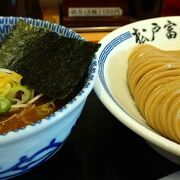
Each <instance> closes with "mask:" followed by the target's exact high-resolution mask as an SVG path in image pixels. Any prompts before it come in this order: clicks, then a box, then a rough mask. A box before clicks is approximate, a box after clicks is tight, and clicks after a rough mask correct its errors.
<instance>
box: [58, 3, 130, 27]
mask: <svg viewBox="0 0 180 180" xmlns="http://www.w3.org/2000/svg"><path fill="white" fill-rule="evenodd" d="M128 3H129V1H128V0H126V1H124V0H111V1H110V0H98V1H97V0H91V1H82V0H76V1H72V0H64V1H63V2H62V4H61V8H60V11H61V18H60V19H61V24H63V25H65V26H67V27H95V26H96V27H97V26H121V25H124V24H127V23H128V22H129V18H128Z"/></svg>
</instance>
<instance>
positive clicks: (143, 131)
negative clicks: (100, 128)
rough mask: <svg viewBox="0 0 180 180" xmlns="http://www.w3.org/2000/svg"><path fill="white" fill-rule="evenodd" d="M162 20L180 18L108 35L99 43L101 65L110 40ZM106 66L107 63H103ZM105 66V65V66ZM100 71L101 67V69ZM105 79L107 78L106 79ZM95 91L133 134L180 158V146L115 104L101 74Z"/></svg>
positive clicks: (147, 20) (117, 30)
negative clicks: (102, 80)
mask: <svg viewBox="0 0 180 180" xmlns="http://www.w3.org/2000/svg"><path fill="white" fill-rule="evenodd" d="M161 19H179V20H180V16H166V17H156V18H150V19H145V20H140V21H137V22H133V23H130V24H127V25H124V26H122V27H120V28H118V29H116V30H114V31H112V32H110V33H109V34H107V35H106V36H105V37H104V38H103V39H102V40H100V41H99V43H101V47H100V48H99V50H98V52H97V58H98V63H99V57H100V54H101V52H102V51H103V50H104V49H105V46H106V45H107V44H108V43H109V41H110V40H112V39H113V38H116V36H117V34H119V35H120V34H122V33H125V32H127V31H128V29H130V28H131V27H132V26H133V25H138V24H139V25H141V24H143V23H146V22H149V21H152V20H161ZM103 63H104V64H105V62H103ZM103 66H105V65H103ZM99 69H100V67H99ZM103 73H104V74H103V75H105V71H104V69H103ZM104 79H105V78H104ZM94 91H95V93H96V95H97V97H98V98H99V100H100V101H101V102H102V103H103V104H104V106H105V107H106V108H107V109H108V110H109V111H110V112H111V113H112V115H113V116H114V117H115V118H116V119H117V120H119V121H120V122H121V123H122V124H124V125H125V126H126V127H127V128H129V129H131V130H132V131H133V132H135V133H136V134H138V135H139V136H140V137H142V138H143V139H144V140H146V141H148V142H150V143H151V144H153V145H155V146H157V147H160V148H162V149H164V150H166V151H168V152H171V153H173V154H175V155H177V156H180V144H178V143H176V142H173V141H171V140H169V139H167V138H165V137H163V136H161V135H159V134H157V133H156V132H153V131H152V130H150V129H148V128H146V127H145V126H143V125H142V124H140V123H138V122H137V121H135V120H133V118H132V117H130V116H129V115H128V113H127V112H125V110H123V108H122V109H121V108H119V106H118V105H117V104H116V103H115V101H113V100H112V97H110V95H109V94H108V93H107V91H106V90H105V89H104V87H103V85H102V82H101V80H100V77H99V73H98V75H97V78H96V82H95V85H94Z"/></svg>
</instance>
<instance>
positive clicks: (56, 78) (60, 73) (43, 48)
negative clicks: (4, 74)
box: [0, 27, 100, 99]
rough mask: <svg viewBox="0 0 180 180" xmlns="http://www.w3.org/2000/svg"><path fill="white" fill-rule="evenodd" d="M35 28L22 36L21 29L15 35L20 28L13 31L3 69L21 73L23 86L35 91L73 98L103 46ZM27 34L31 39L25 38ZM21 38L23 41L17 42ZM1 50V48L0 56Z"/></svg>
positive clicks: (55, 96) (52, 95) (0, 61)
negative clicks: (96, 54)
mask: <svg viewBox="0 0 180 180" xmlns="http://www.w3.org/2000/svg"><path fill="white" fill-rule="evenodd" d="M16 28H17V27H16ZM33 28H35V30H34V29H32V28H29V30H30V32H29V30H27V32H23V33H21V32H20V27H18V29H19V32H16V31H17V29H15V32H14V31H13V32H12V36H9V37H8V39H7V40H6V41H5V42H4V45H3V47H4V48H5V47H6V46H7V45H9V44H10V45H11V46H9V50H7V51H5V52H4V53H5V54H6V58H7V59H8V60H7V61H6V60H5V59H3V60H2V59H0V66H1V67H5V68H8V69H11V70H14V71H16V72H18V73H20V74H22V75H23V79H22V83H23V84H25V85H27V86H29V87H31V88H33V89H35V90H36V91H38V92H40V93H43V94H45V95H47V96H50V97H53V98H58V99H64V98H66V97H67V96H69V95H71V94H72V93H73V92H74V90H75V89H76V88H77V86H78V85H79V83H80V82H81V81H82V78H83V77H84V76H85V74H86V73H87V68H88V67H89V65H90V63H91V61H92V58H93V57H94V55H95V52H96V51H97V50H98V48H99V47H100V44H97V43H92V42H87V41H84V40H77V39H73V38H68V37H64V36H60V35H59V34H57V33H55V32H49V31H46V30H42V29H39V30H37V29H38V28H37V27H33ZM23 29H24V28H23ZM27 29H28V28H27ZM21 31H23V30H21ZM34 31H35V32H36V37H35V34H33V37H32V38H30V35H29V33H30V34H31V33H32V32H34ZM28 32H29V33H28ZM26 33H27V34H28V37H25V34H26ZM21 35H22V37H21ZM16 38H17V39H16ZM24 38H25V39H24ZM18 39H21V41H20V42H18ZM13 42H15V44H16V47H14V45H13V44H14V43H13ZM14 48H15V51H13V49H14ZM2 51H3V49H2V48H1V49H0V56H1V55H2ZM1 57H2V56H1Z"/></svg>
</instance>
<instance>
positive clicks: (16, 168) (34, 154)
mask: <svg viewBox="0 0 180 180" xmlns="http://www.w3.org/2000/svg"><path fill="white" fill-rule="evenodd" d="M17 20H18V18H16V17H0V40H1V39H2V38H3V37H4V35H6V34H8V33H9V32H10V30H11V28H12V26H13V24H15V23H16V22H17ZM25 20H26V21H27V22H29V23H31V24H33V25H37V26H41V27H48V28H50V29H51V30H53V31H55V32H57V33H60V34H63V35H64V36H68V37H73V38H77V39H81V37H80V35H78V34H77V33H75V32H73V31H72V30H70V29H68V28H66V27H64V26H60V25H57V24H52V23H49V22H46V21H42V20H35V19H30V18H26V19H25ZM96 74H97V60H96V59H93V60H92V63H91V65H90V67H89V71H88V77H87V79H86V82H85V85H84V87H83V88H82V89H81V91H80V92H79V93H78V94H77V95H76V97H74V98H73V99H72V100H71V101H70V102H68V103H67V104H66V105H65V106H63V107H62V108H60V109H59V110H58V111H56V112H55V113H53V114H51V115H50V116H48V117H46V118H44V119H43V120H39V121H37V122H36V123H34V124H33V125H28V126H26V127H25V128H23V129H17V130H15V131H11V132H9V133H7V134H4V135H0V179H8V178H12V177H14V176H17V175H20V174H22V173H25V172H27V171H29V170H31V169H32V168H34V167H35V166H37V165H39V164H40V163H42V162H44V161H45V160H47V159H48V158H50V157H51V156H52V155H53V154H54V153H55V152H56V151H57V150H58V149H60V148H61V146H62V145H63V142H64V141H65V139H66V138H67V137H68V135H69V134H70V133H71V131H72V128H73V126H74V125H75V124H76V121H77V119H78V117H79V116H80V114H81V111H82V109H83V107H84V105H85V102H86V99H87V97H88V95H89V93H90V92H91V90H92V88H93V85H94V82H95V77H96Z"/></svg>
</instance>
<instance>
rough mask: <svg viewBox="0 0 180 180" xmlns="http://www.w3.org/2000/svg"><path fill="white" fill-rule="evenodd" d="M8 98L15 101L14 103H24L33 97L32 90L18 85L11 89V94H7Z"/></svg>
mask: <svg viewBox="0 0 180 180" xmlns="http://www.w3.org/2000/svg"><path fill="white" fill-rule="evenodd" d="M18 93H20V94H18ZM7 98H8V99H9V100H10V101H11V102H12V103H13V102H15V103H13V104H23V103H26V102H27V101H29V100H30V99H31V98H32V90H31V89H29V88H28V87H26V86H22V85H17V86H14V87H12V88H11V89H10V91H9V94H8V95H7ZM14 100H15V101H14Z"/></svg>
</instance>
